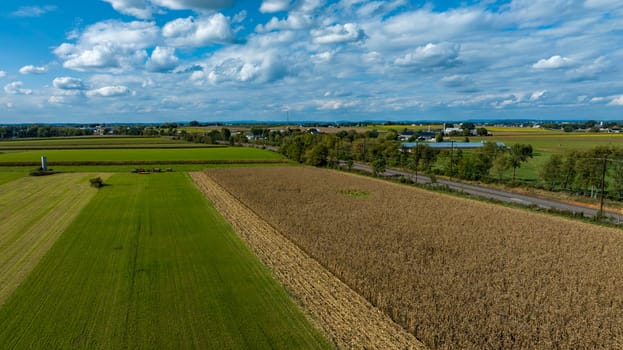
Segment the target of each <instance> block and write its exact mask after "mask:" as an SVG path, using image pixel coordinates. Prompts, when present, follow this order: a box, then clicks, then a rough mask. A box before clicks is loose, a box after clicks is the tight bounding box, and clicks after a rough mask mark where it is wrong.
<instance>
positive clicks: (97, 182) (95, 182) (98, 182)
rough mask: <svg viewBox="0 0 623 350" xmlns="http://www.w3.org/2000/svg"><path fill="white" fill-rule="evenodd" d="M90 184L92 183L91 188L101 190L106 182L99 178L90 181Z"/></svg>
mask: <svg viewBox="0 0 623 350" xmlns="http://www.w3.org/2000/svg"><path fill="white" fill-rule="evenodd" d="M89 182H90V183H91V186H92V187H95V188H100V187H102V186H104V180H102V178H101V177H99V176H98V177H94V178H92V179H89Z"/></svg>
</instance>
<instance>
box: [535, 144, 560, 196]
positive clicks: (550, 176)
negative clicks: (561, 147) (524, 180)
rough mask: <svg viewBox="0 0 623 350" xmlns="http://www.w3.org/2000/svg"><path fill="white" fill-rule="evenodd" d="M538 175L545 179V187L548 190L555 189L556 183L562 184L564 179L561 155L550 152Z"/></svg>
mask: <svg viewBox="0 0 623 350" xmlns="http://www.w3.org/2000/svg"><path fill="white" fill-rule="evenodd" d="M539 176H540V177H541V179H543V181H545V184H546V186H547V188H548V189H550V190H553V189H555V188H556V186H558V185H562V182H563V180H564V174H563V156H562V155H561V154H558V153H556V154H552V156H551V157H549V159H548V160H547V162H545V164H543V167H542V168H541V169H540V171H539Z"/></svg>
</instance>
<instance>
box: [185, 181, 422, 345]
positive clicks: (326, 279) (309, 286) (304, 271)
mask: <svg viewBox="0 0 623 350" xmlns="http://www.w3.org/2000/svg"><path fill="white" fill-rule="evenodd" d="M190 175H191V177H192V179H193V180H194V182H195V184H196V185H197V187H198V188H199V189H200V190H201V191H202V192H203V193H204V194H205V195H206V196H207V197H208V198H209V199H210V200H211V201H212V203H213V205H214V207H215V208H216V209H217V210H218V211H219V212H220V213H221V215H223V217H224V218H225V219H226V220H227V221H228V222H229V223H230V224H231V226H232V227H233V229H234V231H235V232H237V233H238V234H239V235H240V237H241V238H242V239H243V240H244V241H245V242H246V243H247V245H248V246H249V247H250V249H251V250H252V251H253V252H254V253H255V254H256V255H257V256H258V257H259V259H260V260H261V261H262V263H264V264H265V265H266V266H268V268H269V269H270V270H271V271H272V273H273V275H274V276H275V277H276V279H277V280H278V281H279V282H280V283H281V284H282V285H283V286H284V287H285V288H286V289H287V290H288V291H289V292H290V293H292V295H293V296H294V297H295V298H296V299H297V301H298V303H299V304H302V306H303V308H304V309H306V310H308V311H309V312H311V314H312V315H313V317H314V318H315V319H313V320H312V322H313V323H314V324H320V326H321V327H322V328H323V330H324V331H325V333H326V334H328V335H329V336H330V337H331V338H332V340H333V342H334V343H335V344H336V345H337V346H338V347H339V348H341V349H426V347H425V346H424V345H423V344H422V343H421V342H420V341H418V340H417V339H416V338H415V336H413V335H412V334H411V333H408V332H407V331H406V330H404V328H402V327H401V326H399V325H398V324H396V323H395V322H394V321H392V320H391V319H390V318H389V316H387V315H386V314H384V313H383V312H382V311H380V310H379V309H378V308H376V307H374V306H373V305H372V304H371V303H370V302H368V301H367V300H366V299H365V298H364V297H362V296H361V295H359V294H358V293H357V292H355V291H354V290H352V289H351V288H350V287H349V286H348V285H346V284H345V283H343V282H342V281H341V280H340V279H339V278H337V277H336V276H335V275H333V274H332V273H331V272H329V271H328V270H327V269H326V268H324V267H323V266H322V265H321V264H320V263H319V262H318V261H316V260H315V259H313V258H311V257H310V256H309V255H308V254H306V253H305V252H304V251H303V250H302V249H300V248H299V247H298V246H297V245H296V244H294V243H293V242H291V241H290V240H288V239H287V238H286V237H285V236H283V235H282V234H281V233H280V232H279V231H278V230H276V229H275V228H274V227H273V226H271V225H270V224H269V223H268V222H266V221H265V220H264V219H262V218H261V217H260V216H259V215H257V214H256V213H255V212H254V211H253V210H251V209H250V208H249V207H247V206H246V205H244V204H243V203H242V202H241V201H240V200H238V199H237V198H235V197H234V196H233V195H232V194H230V193H229V192H228V191H227V190H225V189H224V188H223V187H222V186H220V185H219V184H218V183H217V182H216V181H215V180H214V179H212V178H211V177H210V176H209V175H208V174H206V173H205V172H193V173H190Z"/></svg>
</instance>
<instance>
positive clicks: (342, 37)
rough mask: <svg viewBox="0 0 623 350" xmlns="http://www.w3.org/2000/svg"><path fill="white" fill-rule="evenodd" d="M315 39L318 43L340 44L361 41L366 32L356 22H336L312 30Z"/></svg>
mask: <svg viewBox="0 0 623 350" xmlns="http://www.w3.org/2000/svg"><path fill="white" fill-rule="evenodd" d="M311 34H312V37H313V39H312V40H313V41H314V42H315V43H316V44H339V43H345V42H354V41H360V40H362V39H364V38H365V36H366V34H365V32H364V31H363V29H361V28H359V27H358V26H357V25H356V24H354V23H346V24H344V25H341V24H336V25H334V26H331V27H327V28H324V29H320V30H312V32H311Z"/></svg>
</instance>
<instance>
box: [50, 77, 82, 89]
mask: <svg viewBox="0 0 623 350" xmlns="http://www.w3.org/2000/svg"><path fill="white" fill-rule="evenodd" d="M52 85H53V86H54V87H55V88H57V89H60V90H84V89H85V87H84V82H83V81H82V79H78V78H72V77H58V78H55V79H54V81H53V82H52Z"/></svg>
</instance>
